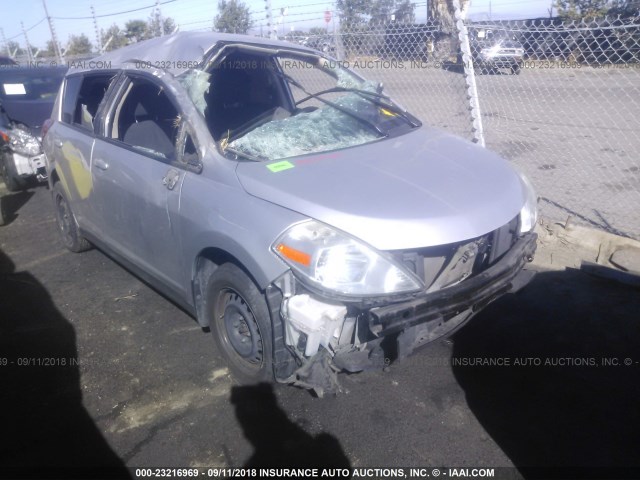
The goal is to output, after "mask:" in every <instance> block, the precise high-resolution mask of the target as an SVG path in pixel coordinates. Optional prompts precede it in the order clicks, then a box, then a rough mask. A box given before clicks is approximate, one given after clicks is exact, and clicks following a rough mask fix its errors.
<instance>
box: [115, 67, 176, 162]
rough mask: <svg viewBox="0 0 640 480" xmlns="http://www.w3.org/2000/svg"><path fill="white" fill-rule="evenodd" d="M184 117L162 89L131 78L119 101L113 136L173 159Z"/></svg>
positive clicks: (150, 152) (136, 147)
mask: <svg viewBox="0 0 640 480" xmlns="http://www.w3.org/2000/svg"><path fill="white" fill-rule="evenodd" d="M180 121H181V117H180V115H179V114H178V110H177V109H176V107H175V106H174V105H173V103H172V102H171V100H170V99H169V97H168V96H167V94H166V93H165V92H164V90H163V88H162V87H161V86H159V85H156V84H154V83H152V82H150V81H148V80H145V79H141V78H132V79H131V81H130V83H129V85H128V86H127V87H126V91H125V93H124V95H123V96H122V99H121V100H120V102H119V103H118V104H117V106H116V109H115V112H114V116H113V121H112V124H111V131H110V132H109V136H110V138H112V139H114V140H119V141H121V142H123V143H125V144H127V145H129V146H131V147H133V148H135V149H136V150H139V151H141V152H144V153H148V154H151V155H153V156H155V157H158V158H161V159H166V160H169V161H171V160H174V159H175V158H176V139H177V136H178V131H179V128H180Z"/></svg>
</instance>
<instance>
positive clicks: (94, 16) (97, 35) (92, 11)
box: [91, 5, 104, 53]
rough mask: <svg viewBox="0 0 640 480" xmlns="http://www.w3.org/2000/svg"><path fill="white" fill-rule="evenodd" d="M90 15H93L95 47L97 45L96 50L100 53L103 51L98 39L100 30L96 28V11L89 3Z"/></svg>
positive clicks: (100, 41)
mask: <svg viewBox="0 0 640 480" xmlns="http://www.w3.org/2000/svg"><path fill="white" fill-rule="evenodd" d="M91 16H92V17H93V28H94V29H95V31H96V47H98V51H99V52H100V53H104V52H103V51H102V40H101V39H100V30H99V29H98V19H97V18H96V11H95V9H94V8H93V5H91Z"/></svg>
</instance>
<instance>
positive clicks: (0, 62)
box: [0, 55, 18, 67]
mask: <svg viewBox="0 0 640 480" xmlns="http://www.w3.org/2000/svg"><path fill="white" fill-rule="evenodd" d="M14 65H18V62H16V61H15V60H14V59H13V58H11V57H5V56H3V55H0V67H6V66H14Z"/></svg>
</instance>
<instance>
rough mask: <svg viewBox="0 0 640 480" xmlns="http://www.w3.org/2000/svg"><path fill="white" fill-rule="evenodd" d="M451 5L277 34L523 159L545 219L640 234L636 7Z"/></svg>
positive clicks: (428, 116)
mask: <svg viewBox="0 0 640 480" xmlns="http://www.w3.org/2000/svg"><path fill="white" fill-rule="evenodd" d="M454 3H457V1H456V0H454ZM457 14H458V16H457V17H456V18H454V19H450V21H448V22H437V21H429V22H426V23H420V24H417V23H416V24H408V23H401V22H386V23H385V22H381V21H376V22H374V21H373V19H372V20H369V21H368V22H364V23H361V24H358V25H355V26H352V27H351V28H346V26H345V25H347V22H346V21H344V19H338V21H335V22H334V24H335V28H331V29H330V30H329V31H326V33H323V34H322V35H316V36H311V35H303V36H300V37H299V38H298V37H293V36H291V37H287V38H286V39H287V40H289V41H294V42H297V43H302V44H304V45H306V46H309V47H312V48H315V49H317V50H321V51H323V52H325V53H327V54H329V55H331V56H333V57H336V58H337V60H339V61H340V62H342V63H343V64H344V65H346V66H348V67H350V68H352V69H354V70H356V71H358V72H359V73H362V74H363V75H364V76H365V77H367V78H369V79H372V80H376V81H379V82H382V83H383V84H384V87H385V91H386V92H387V93H389V94H391V95H392V96H393V98H394V99H395V100H397V101H398V102H399V103H400V104H402V105H404V106H405V107H407V108H408V109H409V110H410V111H411V112H412V113H413V114H415V115H416V116H418V117H419V118H421V119H422V120H423V121H424V122H425V124H427V125H430V126H434V127H438V128H442V129H445V130H447V131H450V132H452V133H455V134H457V135H460V136H463V137H466V138H468V139H472V140H475V141H478V142H480V143H483V144H485V145H486V146H487V147H488V148H490V149H492V150H495V151H497V152H499V153H500V154H502V155H503V156H504V157H505V158H507V159H509V160H510V161H512V162H514V163H516V164H518V165H519V166H521V167H522V168H523V169H524V170H525V171H526V172H527V173H528V175H529V176H530V177H531V179H532V180H533V182H534V184H535V186H536V188H537V191H538V194H539V196H540V198H541V201H540V210H541V213H542V216H543V217H545V218H546V219H548V220H551V221H563V222H564V221H566V220H567V219H568V218H571V220H572V221H575V222H579V223H582V224H586V225H590V226H594V227H596V228H601V229H604V230H607V231H609V232H613V233H616V234H620V235H624V236H628V237H632V238H636V239H640V153H638V152H640V17H628V18H607V19H591V20H582V21H570V20H563V19H559V18H551V19H537V20H523V21H510V22H504V21H495V22H488V21H487V22H481V23H480V22H470V21H463V20H462V18H463V14H461V13H460V12H457ZM23 60H24V61H26V59H23ZM48 60H53V59H42V61H44V62H45V63H46V62H47V61H48ZM65 60H66V61H67V62H68V61H70V60H73V59H72V58H71V57H69V56H67V57H66V58H65ZM78 60H79V59H78ZM317 87H318V88H319V89H321V88H320V87H321V86H320V85H318V86H317Z"/></svg>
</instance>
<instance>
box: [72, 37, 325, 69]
mask: <svg viewBox="0 0 640 480" xmlns="http://www.w3.org/2000/svg"><path fill="white" fill-rule="evenodd" d="M219 42H225V43H241V44H245V45H255V46H258V47H275V48H276V49H278V48H286V49H295V50H298V51H302V52H307V53H315V54H317V52H314V51H313V50H311V49H309V48H306V47H302V46H300V45H295V44H292V43H288V42H283V41H280V40H271V39H265V38H261V37H252V36H249V35H236V34H226V33H219V32H177V33H173V34H171V35H165V36H162V37H156V38H152V39H150V40H145V41H142V42H138V43H134V44H133V45H129V46H126V47H123V48H120V49H118V50H114V51H112V52H108V53H105V54H104V55H101V56H99V57H96V58H94V59H93V65H96V62H103V63H105V64H109V65H110V67H111V68H119V67H122V66H124V65H127V66H128V67H129V66H133V67H134V68H136V67H137V68H141V66H140V65H136V62H138V63H141V62H145V63H147V64H148V65H149V64H150V65H149V66H147V67H145V68H149V67H153V68H159V69H163V70H167V71H169V72H171V73H173V74H174V75H175V74H178V73H180V72H184V71H186V70H189V69H190V68H194V63H197V62H200V61H202V60H203V59H204V58H205V56H206V54H207V53H208V52H209V51H210V50H211V49H212V48H213V47H214V46H215V45H216V44H217V43H219ZM85 69H86V68H81V69H80V70H85Z"/></svg>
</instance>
